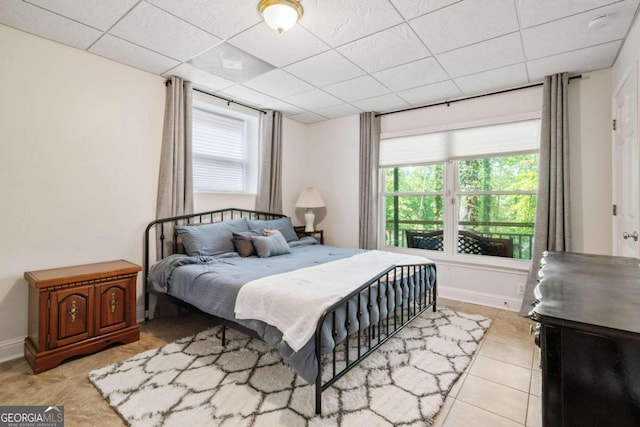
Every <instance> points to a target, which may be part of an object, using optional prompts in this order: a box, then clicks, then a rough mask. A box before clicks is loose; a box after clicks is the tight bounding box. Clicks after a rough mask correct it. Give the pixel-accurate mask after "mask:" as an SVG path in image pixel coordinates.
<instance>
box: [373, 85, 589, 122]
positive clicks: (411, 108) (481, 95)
mask: <svg viewBox="0 0 640 427" xmlns="http://www.w3.org/2000/svg"><path fill="white" fill-rule="evenodd" d="M581 78H582V74H579V75H577V76H573V77H569V80H573V79H581ZM537 86H542V83H532V84H530V85H525V86H520V87H514V88H511V89H503V90H498V91H496V92H490V93H483V94H480V95H473V96H467V97H466V98H458V99H452V100H451V101H442V102H436V103H434V104H427V105H421V106H419V107H410V108H403V109H402V110H395V111H389V112H387V113H378V114H376V117H380V116H386V115H387V114H395V113H403V112H405V111H412V110H419V109H421V108H429V107H436V106H438V105H446V106H447V107H448V106H449V104H453V103H454V102H459V101H468V100H470V99H476V98H483V97H485V96H490V95H499V94H501V93H507V92H515V91H516V90H522V89H529V88H531V87H537Z"/></svg>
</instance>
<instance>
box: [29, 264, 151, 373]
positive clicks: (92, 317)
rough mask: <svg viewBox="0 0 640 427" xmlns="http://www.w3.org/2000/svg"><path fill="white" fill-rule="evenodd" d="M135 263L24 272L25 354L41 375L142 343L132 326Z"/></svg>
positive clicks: (136, 328)
mask: <svg viewBox="0 0 640 427" xmlns="http://www.w3.org/2000/svg"><path fill="white" fill-rule="evenodd" d="M140 270H141V268H140V266H139V265H136V264H132V263H130V262H128V261H124V260H119V261H108V262H100V263H96V264H86V265H77V266H73V267H63V268H54V269H50V270H40V271H27V272H26V273H24V278H25V280H26V281H27V282H29V336H28V337H27V338H26V339H25V342H24V355H25V357H26V359H27V361H28V362H29V364H30V365H31V367H32V368H33V370H34V372H36V373H39V372H43V371H46V370H48V369H51V368H55V367H56V366H58V365H59V364H60V363H61V362H62V361H64V360H65V359H68V358H69V357H73V356H78V355H81V354H87V353H93V352H95V351H98V350H101V349H103V348H104V347H106V346H108V345H110V344H112V343H130V342H134V341H137V340H138V339H140V328H139V326H138V324H137V322H136V278H137V276H138V272H139V271H140Z"/></svg>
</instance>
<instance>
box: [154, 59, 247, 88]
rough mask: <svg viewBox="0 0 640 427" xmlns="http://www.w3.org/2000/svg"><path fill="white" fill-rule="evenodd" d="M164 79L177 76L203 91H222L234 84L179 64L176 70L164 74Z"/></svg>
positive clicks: (190, 66)
mask: <svg viewBox="0 0 640 427" xmlns="http://www.w3.org/2000/svg"><path fill="white" fill-rule="evenodd" d="M164 75H165V77H169V76H177V77H182V78H183V79H185V80H189V81H190V82H193V83H194V84H196V85H197V86H200V87H202V88H203V89H209V90H212V91H214V92H215V91H217V90H222V89H225V88H228V87H231V86H233V85H234V84H235V83H234V82H232V81H231V80H227V79H223V78H222V77H218V76H216V75H213V74H209V73H207V72H206V71H202V70H199V69H197V68H196V67H194V66H192V65H189V64H180V65H179V66H177V67H176V68H174V69H172V70H169V71H168V72H167V73H165V74H164Z"/></svg>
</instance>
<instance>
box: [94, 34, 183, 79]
mask: <svg viewBox="0 0 640 427" xmlns="http://www.w3.org/2000/svg"><path fill="white" fill-rule="evenodd" d="M89 52H93V53H97V54H98V55H100V56H104V57H105V58H109V59H113V60H114V61H118V62H121V63H123V64H127V65H130V66H132V67H136V68H140V69H141V70H145V71H149V72H150V73H154V74H162V73H164V72H165V71H167V70H169V69H171V68H173V67H175V66H176V65H178V64H180V62H178V61H176V60H175V59H171V58H168V57H166V56H163V55H160V54H159V53H156V52H153V51H150V50H148V49H145V48H143V47H140V46H138V45H135V44H133V43H129V42H127V41H124V40H121V39H119V38H117V37H114V36H112V35H109V34H105V35H104V36H103V37H102V38H101V39H100V40H98V41H97V42H96V43H95V44H94V45H93V46H91V49H89Z"/></svg>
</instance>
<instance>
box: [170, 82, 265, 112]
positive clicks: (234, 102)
mask: <svg viewBox="0 0 640 427" xmlns="http://www.w3.org/2000/svg"><path fill="white" fill-rule="evenodd" d="M170 84H171V80H167V81H166V82H165V86H169V85H170ZM192 90H193V91H194V92H200V93H203V94H205V95H209V96H213V97H214V98H218V99H222V100H223V101H227V106H229V104H231V103H233V104H238V105H242V106H243V107H246V108H250V109H252V110H256V111H260V112H261V113H262V114H267V112H266V111H264V110H261V109H259V108H256V107H252V106H251V105H247V104H243V103H242V102H238V101H234V100H233V99H228V98H225V97H223V96H220V95H215V94H213V93H210V92H207V91H204V90H202V89H196V88H195V87H194V88H193V89H192Z"/></svg>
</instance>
